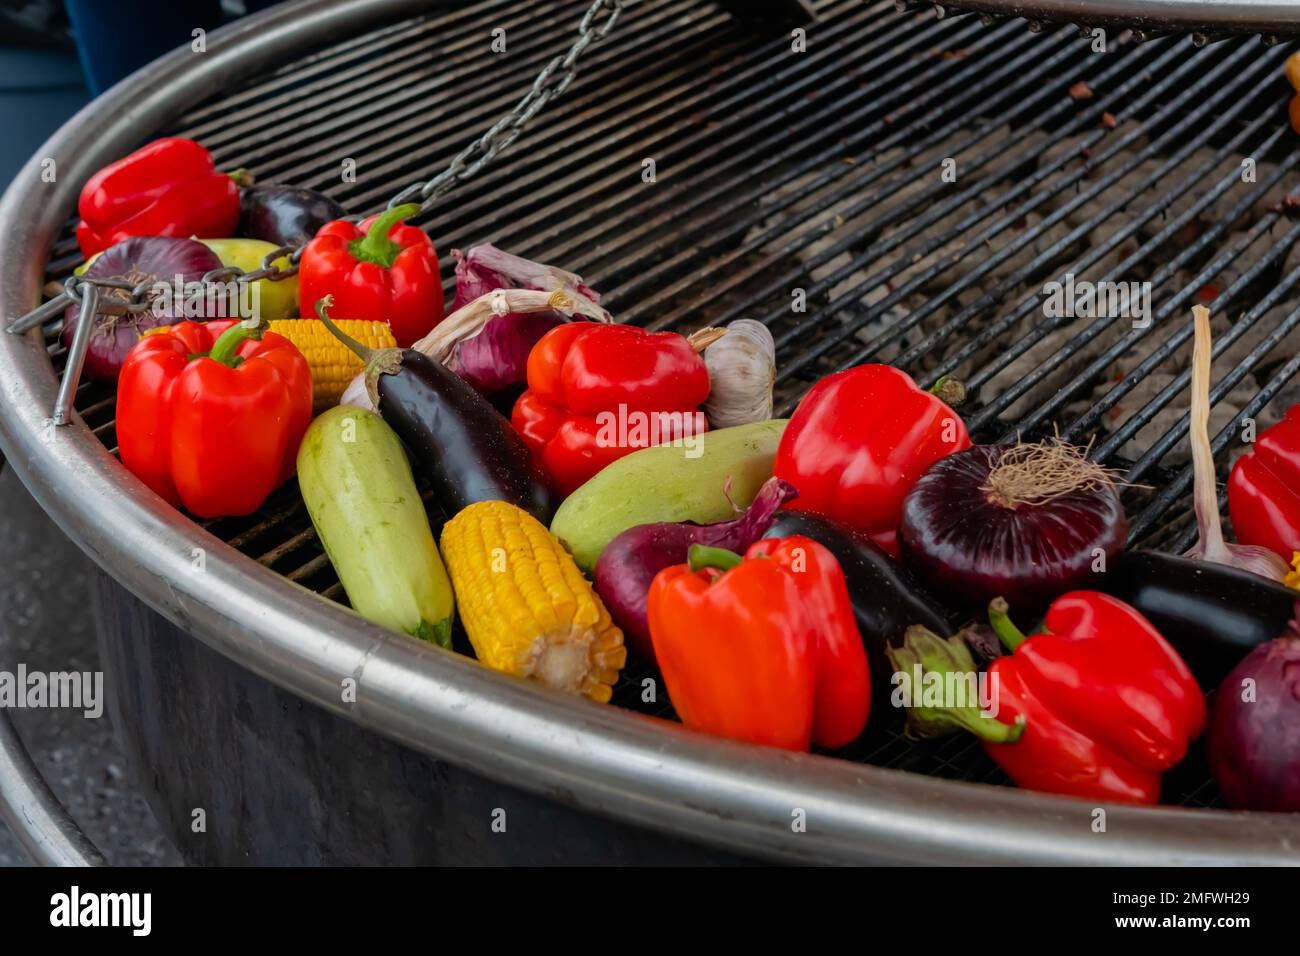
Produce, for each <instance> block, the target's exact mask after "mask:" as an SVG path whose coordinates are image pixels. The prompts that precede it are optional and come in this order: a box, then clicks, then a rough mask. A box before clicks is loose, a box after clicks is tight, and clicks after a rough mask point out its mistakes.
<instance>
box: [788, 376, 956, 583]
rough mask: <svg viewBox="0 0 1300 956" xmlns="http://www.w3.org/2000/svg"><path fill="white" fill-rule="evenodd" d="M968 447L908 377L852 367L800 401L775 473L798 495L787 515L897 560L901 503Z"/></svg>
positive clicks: (942, 410)
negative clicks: (847, 531)
mask: <svg viewBox="0 0 1300 956" xmlns="http://www.w3.org/2000/svg"><path fill="white" fill-rule="evenodd" d="M969 447H970V435H969V434H967V431H966V425H965V424H964V423H963V422H962V420H961V418H960V417H959V416H958V415H957V413H956V412H954V411H953V410H952V409H951V408H949V407H948V406H947V405H945V404H944V403H943V401H942V400H941V399H939V398H938V397H937V396H936V395H934V394H931V393H930V392H924V391H922V390H921V389H919V388H918V387H917V385H916V383H915V382H913V381H912V378H911V376H909V375H908V374H907V373H906V372H903V371H901V370H900V369H896V368H894V367H893V366H890V365H858V366H855V367H854V368H849V369H845V370H844V371H842V372H836V373H835V374H834V375H828V376H827V377H826V378H824V379H822V380H821V381H820V382H818V383H817V384H816V385H814V386H813V387H812V389H811V390H810V391H809V392H808V394H807V395H805V396H804V398H803V400H802V401H800V403H799V407H798V408H796V409H795V412H794V414H793V415H792V416H791V417H790V424H789V425H788V426H786V429H785V434H784V435H783V436H782V438H781V444H780V446H779V447H778V448H777V453H776V464H775V466H774V469H773V470H774V473H775V475H776V476H777V477H778V478H781V479H784V480H785V481H788V482H790V484H792V485H794V486H795V487H796V488H798V489H799V497H798V498H796V499H795V500H794V501H792V502H790V503H789V504H788V505H786V507H787V508H793V509H803V510H807V511H816V512H819V513H821V514H824V515H826V516H828V517H830V518H833V519H835V520H836V521H839V522H841V523H842V524H846V525H848V526H849V527H851V528H856V529H857V530H859V531H863V532H865V533H866V534H869V535H870V536H871V537H872V539H873V540H875V542H876V543H877V544H879V545H880V546H881V547H882V548H884V549H885V550H886V551H888V552H889V553H890V554H891V555H893V556H894V557H895V558H897V557H898V556H899V555H898V541H897V536H898V522H899V517H900V515H901V512H902V507H903V498H904V497H906V495H907V493H908V492H909V491H910V490H911V489H912V485H913V484H915V483H916V480H917V479H918V478H920V477H921V475H922V474H923V473H924V472H925V470H926V469H927V468H929V467H930V465H932V464H934V462H936V461H938V460H939V459H940V458H943V457H945V456H947V455H950V454H952V453H953V452H957V451H961V450H962V449H964V448H969Z"/></svg>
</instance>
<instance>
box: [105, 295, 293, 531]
mask: <svg viewBox="0 0 1300 956" xmlns="http://www.w3.org/2000/svg"><path fill="white" fill-rule="evenodd" d="M237 325H238V322H237V320H234V319H218V320H214V321H211V322H179V323H177V324H176V325H171V326H167V327H166V328H165V329H160V330H158V331H157V332H151V333H149V334H147V335H145V336H143V337H142V338H141V339H140V341H139V342H137V343H136V344H135V346H134V347H133V348H132V349H131V351H130V352H129V353H128V354H127V357H126V362H125V363H124V364H123V366H122V374H121V376H119V378H118V386H117V440H118V446H119V451H120V454H121V456H122V464H123V465H125V466H126V467H127V468H128V469H129V470H130V471H131V473H132V474H134V475H135V476H136V477H137V478H139V479H140V480H141V481H143V482H144V483H145V484H146V485H148V486H149V487H150V488H151V489H153V490H154V491H155V492H157V493H158V494H159V495H160V496H162V497H163V498H164V499H166V500H167V502H168V503H169V504H171V505H173V506H174V507H179V506H180V505H184V506H185V507H186V508H187V509H188V510H189V511H190V512H191V513H192V514H195V515H197V516H199V517H200V518H215V517H222V516H227V515H243V514H248V513H250V512H252V511H254V510H256V509H257V508H258V507H259V506H260V505H261V504H262V502H263V501H264V500H265V499H266V496H267V495H269V494H270V493H271V492H272V491H274V490H275V489H276V488H277V487H278V486H279V485H281V484H282V483H283V482H284V481H285V480H286V479H287V478H288V477H289V476H290V475H292V474H293V471H294V465H295V462H296V460H297V455H298V446H299V444H301V442H302V436H303V433H304V432H306V430H307V425H308V424H309V423H310V422H311V402H312V387H311V371H310V369H309V368H308V367H307V360H306V359H305V358H303V356H302V354H301V353H300V352H299V351H298V350H297V348H295V347H294V345H293V343H292V342H290V341H289V340H288V339H286V338H284V337H282V336H279V335H276V334H275V333H273V332H267V333H265V334H264V335H263V336H262V338H261V339H260V340H259V341H254V340H244V341H239V340H240V338H242V336H240V335H239V334H238V333H239V332H240V331H242V330H239V329H236V328H235V327H236V326H237ZM227 330H230V331H231V332H234V333H236V335H235V337H234V338H233V339H227V340H226V343H225V344H226V345H229V346H232V347H233V348H234V352H233V353H232V354H231V355H230V356H229V358H228V361H230V362H231V363H233V365H232V364H223V362H222V361H219V360H218V359H217V358H210V357H208V353H209V352H211V353H213V355H217V354H218V352H219V350H218V349H216V348H214V346H217V344H218V341H219V340H220V337H221V336H222V335H223V334H224V333H226V332H227Z"/></svg>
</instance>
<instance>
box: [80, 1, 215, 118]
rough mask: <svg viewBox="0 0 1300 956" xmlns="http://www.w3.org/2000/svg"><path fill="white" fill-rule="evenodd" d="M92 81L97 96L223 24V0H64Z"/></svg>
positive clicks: (89, 81) (85, 68) (88, 79)
mask: <svg viewBox="0 0 1300 956" xmlns="http://www.w3.org/2000/svg"><path fill="white" fill-rule="evenodd" d="M64 6H65V7H66V8H67V11H68V19H69V21H71V23H72V34H73V38H74V39H75V40H76V42H77V52H78V54H79V55H80V56H81V66H82V69H83V70H85V73H86V81H87V84H88V85H89V86H90V91H91V93H92V94H94V95H95V96H98V95H99V94H100V93H102V92H104V91H105V90H106V89H108V88H109V87H110V86H112V85H113V84H114V83H116V82H117V81H118V80H120V79H122V77H124V76H127V75H129V74H130V73H133V72H135V70H137V69H138V68H140V67H141V66H143V65H144V64H146V63H148V62H149V61H150V60H154V59H157V58H158V57H160V56H162V55H163V54H164V53H167V52H169V51H171V50H174V49H175V48H176V47H178V46H181V45H182V44H188V43H190V42H192V41H193V38H194V35H193V31H194V30H195V29H202V30H211V29H213V28H215V27H217V26H220V25H221V0H113V2H111V3H106V2H105V0H64Z"/></svg>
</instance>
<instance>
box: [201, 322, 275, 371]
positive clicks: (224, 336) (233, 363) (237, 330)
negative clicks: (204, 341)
mask: <svg viewBox="0 0 1300 956" xmlns="http://www.w3.org/2000/svg"><path fill="white" fill-rule="evenodd" d="M265 332H266V323H265V322H263V321H259V322H258V323H257V324H256V325H254V326H248V325H245V324H244V323H243V322H236V323H235V324H234V325H232V326H231V327H230V328H228V329H226V331H224V332H222V333H221V334H220V335H218V336H217V340H216V341H215V342H213V343H212V351H210V352H209V353H208V358H210V359H212V361H214V362H220V363H221V364H222V365H226V366H228V367H230V368H235V367H237V366H238V365H239V363H240V362H242V361H243V358H242V357H241V356H239V355H236V354H235V353H236V352H237V351H238V349H239V347H240V346H241V345H243V344H244V343H245V342H247V341H249V340H250V339H252V340H256V339H260V338H261V337H262V335H263V333H265Z"/></svg>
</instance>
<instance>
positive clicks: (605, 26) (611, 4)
mask: <svg viewBox="0 0 1300 956" xmlns="http://www.w3.org/2000/svg"><path fill="white" fill-rule="evenodd" d="M623 2H624V0H594V2H593V3H592V5H591V6H590V7H589V8H588V9H587V12H586V13H585V14H583V17H582V22H581V23H579V24H578V37H577V39H576V40H574V42H573V45H572V46H570V47H569V49H568V51H567V52H565V53H563V54H561V55H559V56H557V57H555V58H554V59H552V60H551V61H550V62H549V63H547V64H546V66H545V67H543V68H542V71H541V72H540V73H539V74H537V79H535V80H534V81H533V85H532V88H531V89H529V91H528V93H527V94H525V96H524V98H523V99H521V100H520V101H519V102H518V103H517V104H516V105H515V108H514V109H512V110H511V111H510V112H509V113H507V114H506V115H505V116H503V117H501V119H499V120H497V121H496V123H494V124H493V125H492V127H491V128H490V129H489V130H488V131H487V132H485V133H484V134H483V135H482V136H480V137H479V138H478V139H476V140H474V142H472V143H470V144H469V145H468V146H467V147H465V148H464V149H463V150H461V151H460V152H459V153H457V154H456V156H455V157H453V158H452V160H451V163H450V164H449V165H448V166H447V168H446V169H445V170H443V171H442V172H441V173H439V174H438V175H437V176H435V177H434V178H433V179H430V180H429V181H427V182H418V183H412V184H411V185H410V186H407V187H406V188H405V189H403V190H402V191H401V192H399V193H398V194H397V195H396V196H394V197H393V198H392V199H391V200H390V201H389V203H388V208H389V209H392V208H394V207H396V206H401V205H404V204H405V203H408V202H412V201H414V200H415V199H416V197H419V199H420V208H421V210H422V211H423V210H425V209H428V208H429V207H430V206H431V205H432V204H433V203H434V201H435V200H437V199H438V198H439V197H440V196H443V195H445V194H446V193H448V192H449V191H451V190H452V189H453V188H455V187H456V186H458V185H459V184H460V183H463V182H465V181H466V180H468V179H470V178H471V177H473V176H475V175H477V174H478V172H479V171H480V170H482V169H483V167H484V166H486V165H487V164H488V163H490V162H492V160H493V159H495V158H496V157H497V155H498V154H500V153H501V152H502V151H503V150H505V149H507V148H508V147H509V146H510V144H511V143H513V142H514V141H515V140H516V139H518V138H519V134H520V133H522V132H523V131H524V128H525V127H526V126H527V125H528V123H529V122H530V121H531V120H532V118H533V117H534V116H536V115H537V114H538V113H540V112H541V111H542V110H543V109H544V108H545V107H546V104H547V103H549V102H550V101H551V100H553V99H555V98H556V97H558V96H560V95H561V94H562V93H564V91H565V90H567V89H568V88H569V86H570V84H572V83H573V79H574V77H575V76H576V75H577V64H578V59H579V58H580V57H581V56H582V54H583V53H585V52H586V50H587V48H588V47H589V46H591V44H593V43H595V42H596V41H597V40H602V39H604V38H605V36H607V35H608V34H609V31H610V30H612V29H613V28H614V24H615V23H616V22H618V18H619V14H620V13H622V10H623ZM304 248H306V247H305V246H281V247H280V248H278V249H275V250H273V251H272V252H269V253H267V254H266V255H265V256H264V257H263V258H262V262H261V267H260V268H258V269H256V270H254V271H253V272H244V271H243V270H242V269H239V268H237V267H234V266H224V267H222V268H220V269H213V270H212V271H210V272H207V273H205V274H204V276H203V278H202V281H203V282H204V283H205V284H206V283H208V282H217V281H223V280H227V279H230V280H234V281H235V282H256V281H257V280H259V279H267V280H269V281H271V282H279V281H280V280H282V279H288V278H289V277H290V276H294V275H297V273H298V262H299V260H300V259H301V258H302V253H303V249H304ZM286 257H287V258H288V260H289V264H288V266H287V267H285V268H281V267H280V266H277V265H276V260H277V259H282V258H286ZM90 286H95V287H96V288H95V290H91V289H90V288H89V287H90ZM151 287H152V283H140V284H139V285H136V286H132V285H131V284H130V283H129V282H124V281H122V280H120V279H112V278H86V277H85V276H77V275H72V276H69V277H68V278H67V279H66V280H65V281H64V285H63V291H62V292H61V293H60V294H59V295H57V296H55V297H54V298H52V299H50V300H49V301H48V302H46V303H44V304H43V305H41V306H39V307H37V308H36V309H35V310H33V311H31V312H29V313H27V314H26V315H24V316H21V317H20V318H18V319H16V320H15V321H14V322H13V324H12V325H10V326H9V332H11V333H14V334H19V333H22V332H26V331H28V330H29V329H33V328H35V327H37V326H38V325H43V324H44V323H46V322H49V321H50V320H51V319H53V318H55V317H56V316H57V315H59V313H61V312H62V311H63V310H64V309H65V308H66V307H67V306H69V305H79V304H80V303H81V301H82V299H83V298H84V297H85V296H86V294H87V293H88V292H90V291H96V292H98V291H103V290H108V289H115V290H118V291H120V292H129V293H130V295H129V296H127V297H126V298H125V299H123V298H122V297H120V296H117V297H108V296H98V295H96V299H97V300H98V301H99V303H100V304H99V309H98V311H99V312H101V313H118V314H121V313H123V312H133V313H135V312H144V311H146V310H148V309H150V308H152V307H153V297H152V296H151V295H150V294H149V291H150V288H151Z"/></svg>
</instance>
